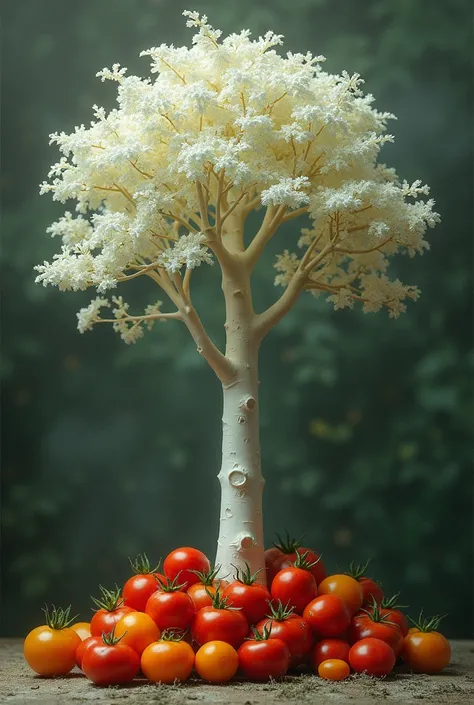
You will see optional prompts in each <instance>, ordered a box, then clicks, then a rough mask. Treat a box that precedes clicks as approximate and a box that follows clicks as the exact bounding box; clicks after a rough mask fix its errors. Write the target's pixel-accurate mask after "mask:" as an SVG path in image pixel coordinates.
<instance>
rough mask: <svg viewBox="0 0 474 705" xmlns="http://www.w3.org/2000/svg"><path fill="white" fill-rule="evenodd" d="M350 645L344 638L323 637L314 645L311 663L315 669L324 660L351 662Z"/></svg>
mask: <svg viewBox="0 0 474 705" xmlns="http://www.w3.org/2000/svg"><path fill="white" fill-rule="evenodd" d="M350 648H351V647H350V645H349V644H348V643H347V641H344V639H323V640H322V641H318V643H317V644H315V645H314V648H313V650H312V652H311V665H312V667H313V668H314V670H315V671H317V670H318V667H319V665H320V664H321V663H322V662H323V661H327V660H334V659H336V660H338V661H345V662H346V663H349V651H350Z"/></svg>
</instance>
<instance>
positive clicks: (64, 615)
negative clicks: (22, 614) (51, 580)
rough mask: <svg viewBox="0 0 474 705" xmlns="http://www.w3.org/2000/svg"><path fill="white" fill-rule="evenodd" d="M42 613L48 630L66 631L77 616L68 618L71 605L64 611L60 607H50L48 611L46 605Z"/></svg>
mask: <svg viewBox="0 0 474 705" xmlns="http://www.w3.org/2000/svg"><path fill="white" fill-rule="evenodd" d="M42 611H43V612H44V618H45V621H46V624H47V625H48V627H49V628H50V629H55V630H60V629H66V628H67V627H69V625H70V624H72V623H73V622H74V620H75V619H76V618H77V614H75V615H74V616H73V617H71V616H70V613H71V605H69V607H66V609H65V610H63V609H62V607H55V605H52V607H51V610H50V609H49V607H48V605H45V606H44V607H43V610H42Z"/></svg>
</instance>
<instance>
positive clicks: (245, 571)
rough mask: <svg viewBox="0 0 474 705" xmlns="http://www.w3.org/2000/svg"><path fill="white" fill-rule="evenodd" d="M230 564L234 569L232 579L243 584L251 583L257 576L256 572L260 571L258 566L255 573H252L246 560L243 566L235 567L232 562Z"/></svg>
mask: <svg viewBox="0 0 474 705" xmlns="http://www.w3.org/2000/svg"><path fill="white" fill-rule="evenodd" d="M231 566H232V568H234V569H235V573H234V579H235V580H237V582H239V583H242V584H243V585H253V584H254V583H255V582H256V580H257V578H258V574H259V573H260V572H261V571H262V569H261V568H259V569H258V570H256V571H255V573H252V572H251V571H250V566H249V564H248V563H247V562H246V563H245V568H237V566H235V565H234V564H233V563H231Z"/></svg>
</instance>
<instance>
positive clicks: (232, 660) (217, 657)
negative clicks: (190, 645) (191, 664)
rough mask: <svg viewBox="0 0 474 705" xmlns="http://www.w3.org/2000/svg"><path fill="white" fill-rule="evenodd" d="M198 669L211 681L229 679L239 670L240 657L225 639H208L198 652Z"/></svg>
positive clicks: (219, 681)
mask: <svg viewBox="0 0 474 705" xmlns="http://www.w3.org/2000/svg"><path fill="white" fill-rule="evenodd" d="M195 667H196V671H197V672H198V673H199V675H200V676H201V678H204V680H206V681H209V682H210V683H224V682H225V681H229V680H230V679H231V678H232V677H233V676H235V674H236V672H237V668H238V667H239V657H238V655H237V651H236V650H235V649H234V647H233V646H231V645H230V644H227V643H226V642H225V641H208V642H207V644H204V645H203V646H201V648H200V649H199V651H198V652H197V654H196V663H195Z"/></svg>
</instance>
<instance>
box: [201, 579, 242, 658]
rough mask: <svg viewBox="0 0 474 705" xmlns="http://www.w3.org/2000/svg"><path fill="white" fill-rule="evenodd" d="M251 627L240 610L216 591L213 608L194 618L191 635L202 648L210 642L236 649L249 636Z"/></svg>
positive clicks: (208, 608)
mask: <svg viewBox="0 0 474 705" xmlns="http://www.w3.org/2000/svg"><path fill="white" fill-rule="evenodd" d="M248 630H249V625H248V622H247V619H246V618H245V615H243V614H242V612H241V611H240V610H236V609H233V608H232V607H230V605H229V604H228V602H227V600H226V599H224V598H223V597H222V595H221V593H220V590H216V594H215V595H214V599H213V602H212V606H211V607H203V608H202V609H201V610H199V612H198V613H197V614H196V616H195V617H194V620H193V623H192V625H191V634H192V636H193V639H194V641H195V642H197V643H198V644H199V646H202V645H203V644H206V643H207V642H209V641H225V642H226V643H227V644H230V645H231V646H233V647H234V648H235V649H236V648H238V647H239V646H240V644H241V643H242V642H243V640H244V639H245V637H246V636H247V634H248Z"/></svg>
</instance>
